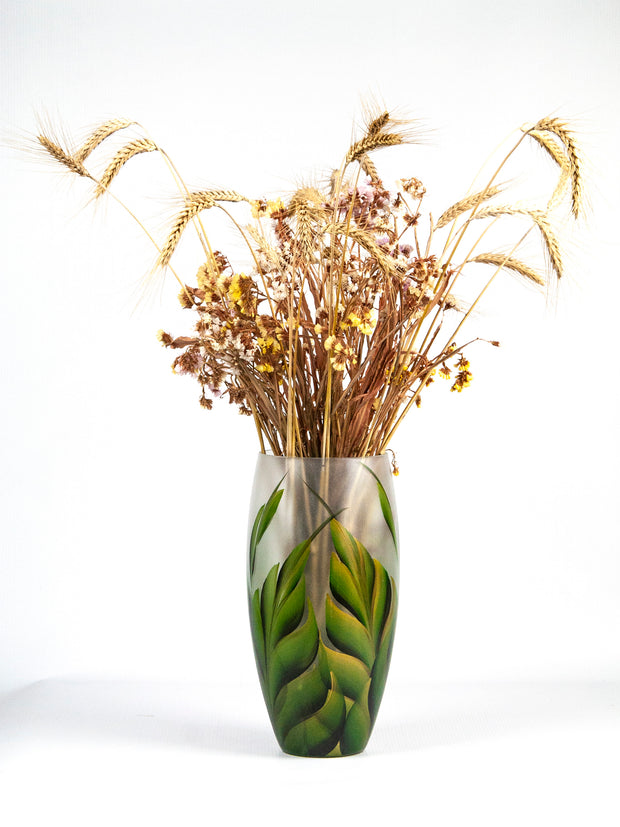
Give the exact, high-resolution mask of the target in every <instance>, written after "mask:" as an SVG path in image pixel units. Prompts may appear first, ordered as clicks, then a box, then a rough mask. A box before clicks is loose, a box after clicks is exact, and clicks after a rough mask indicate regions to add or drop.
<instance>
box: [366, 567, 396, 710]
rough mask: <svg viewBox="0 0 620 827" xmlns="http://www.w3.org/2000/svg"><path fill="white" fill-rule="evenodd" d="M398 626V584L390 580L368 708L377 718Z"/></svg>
mask: <svg viewBox="0 0 620 827" xmlns="http://www.w3.org/2000/svg"><path fill="white" fill-rule="evenodd" d="M395 628H396V584H395V583H394V580H391V581H390V605H389V610H388V614H387V617H386V619H385V624H384V627H383V632H382V635H381V641H380V643H379V647H378V651H377V657H376V660H375V663H374V665H373V669H372V680H371V685H370V691H369V695H368V708H369V710H370V715H371V717H372V718H373V720H374V718H375V716H376V714H377V711H378V709H379V704H380V703H381V698H382V697H383V691H384V689H385V683H386V680H387V673H388V668H389V665H390V658H391V656H392V647H393V645H394V632H395Z"/></svg>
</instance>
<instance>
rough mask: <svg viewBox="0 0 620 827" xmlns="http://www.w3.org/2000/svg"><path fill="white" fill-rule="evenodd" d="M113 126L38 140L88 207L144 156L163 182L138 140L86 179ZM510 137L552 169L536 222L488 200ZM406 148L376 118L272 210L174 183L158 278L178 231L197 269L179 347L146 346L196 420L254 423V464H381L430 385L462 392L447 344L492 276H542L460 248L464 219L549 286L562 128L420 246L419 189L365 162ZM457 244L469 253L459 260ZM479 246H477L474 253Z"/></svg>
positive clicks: (532, 131)
mask: <svg viewBox="0 0 620 827" xmlns="http://www.w3.org/2000/svg"><path fill="white" fill-rule="evenodd" d="M128 125H130V122H128V121H120V120H117V121H110V122H108V123H107V124H103V125H102V126H101V127H100V128H99V130H97V131H96V132H95V133H93V135H92V136H91V138H90V139H89V141H90V143H89V141H87V142H86V143H85V144H84V145H83V146H82V147H80V148H79V149H78V150H76V151H74V152H71V151H70V150H68V149H66V148H65V147H62V146H60V144H59V143H58V142H57V141H55V140H52V139H51V138H50V137H49V136H46V135H41V136H39V142H40V144H41V145H42V146H43V148H44V149H45V150H46V152H47V153H48V154H50V155H52V156H53V157H54V158H55V159H56V160H57V161H60V162H61V163H62V164H63V165H64V166H65V167H66V168H69V169H71V170H72V171H73V172H76V173H77V174H79V175H82V176H86V177H88V178H91V179H92V180H93V181H94V182H95V184H96V194H97V195H100V194H102V193H103V192H107V191H108V188H109V185H110V183H111V181H112V179H113V178H114V177H115V175H116V174H117V172H118V170H119V169H120V168H121V167H122V166H123V165H124V163H126V161H127V160H129V158H131V157H133V156H134V155H136V154H140V153H142V152H151V151H157V152H160V153H161V154H162V155H163V156H164V158H165V159H166V161H167V162H168V164H169V166H170V168H171V170H172V172H173V174H174V175H175V177H177V179H178V175H177V173H176V170H175V169H174V167H173V165H172V163H171V161H170V159H169V158H168V156H166V154H165V153H164V152H163V150H161V149H160V148H159V147H157V146H156V144H155V143H154V142H153V141H151V140H150V139H148V138H142V139H140V140H137V141H133V142H131V143H129V144H127V145H126V146H125V147H123V148H122V149H121V150H119V152H118V153H117V154H116V155H115V156H114V158H113V159H112V161H111V162H110V164H109V165H108V167H107V168H106V170H105V171H104V173H103V175H102V176H101V177H100V178H99V179H96V178H94V177H93V176H92V175H91V173H90V172H88V171H87V170H86V167H85V166H84V162H85V160H86V158H87V157H88V155H89V154H90V152H91V151H92V150H93V149H94V148H95V147H96V146H98V145H99V143H101V142H102V141H103V140H105V139H106V138H107V137H108V136H109V135H111V134H113V133H114V132H117V131H118V130H120V129H124V128H126V126H128ZM525 138H528V139H532V140H534V141H536V142H537V143H538V144H539V145H540V146H541V147H542V148H543V149H544V150H545V151H546V153H547V154H548V156H549V157H550V158H551V159H552V160H553V161H554V163H555V164H556V165H557V166H558V168H559V172H560V175H559V181H558V185H557V187H556V190H555V191H554V193H553V195H552V198H551V200H550V201H549V203H548V205H547V207H546V209H544V210H540V209H526V208H522V207H520V208H518V207H511V206H502V205H498V204H497V202H496V200H495V199H496V198H497V196H498V195H499V193H500V192H501V191H502V188H501V187H499V186H497V185H496V183H495V180H496V178H497V175H498V173H499V171H500V169H501V168H502V166H503V164H504V163H505V161H506V160H507V158H508V157H510V155H511V154H512V153H513V152H514V151H515V149H516V148H517V146H518V145H519V144H520V143H521V142H522V141H523V140H524V139H525ZM411 139H412V136H411V135H410V134H408V133H407V132H406V131H405V129H404V125H403V124H402V123H400V122H397V121H395V120H393V119H392V118H391V117H390V114H389V113H388V112H383V113H381V114H379V115H376V116H374V117H370V118H368V119H367V123H366V126H365V129H364V133H363V135H362V137H361V138H360V139H359V140H357V141H355V142H354V143H353V144H352V146H351V147H350V148H349V150H348V152H347V154H346V156H345V158H344V159H343V162H342V164H341V166H340V168H339V169H338V170H335V171H334V172H333V174H332V177H331V181H330V184H329V186H328V187H326V188H324V189H319V188H317V187H306V188H302V189H300V190H298V191H297V192H295V193H294V195H293V196H292V197H291V198H290V199H288V200H287V202H284V201H282V200H279V199H278V200H277V201H264V200H258V201H256V200H255V201H250V200H249V199H246V198H244V197H243V196H242V195H240V194H239V193H236V192H233V191H229V190H206V191H204V190H203V191H198V192H190V191H189V190H187V189H186V188H185V187H184V185H183V184H182V182H180V179H178V180H179V183H180V186H181V188H182V191H183V192H184V203H183V208H182V210H181V211H180V213H179V215H178V216H177V218H176V220H175V222H174V225H173V227H172V228H171V231H170V234H169V236H168V238H167V239H166V240H165V243H164V244H163V246H161V247H159V246H158V251H159V258H158V264H159V265H160V266H161V267H169V266H170V259H171V257H172V255H173V253H174V250H175V249H176V246H177V244H178V242H179V240H180V238H181V235H182V233H183V231H184V230H185V229H186V227H187V226H188V225H189V224H190V223H191V224H193V225H194V227H195V229H196V231H197V233H198V235H199V238H200V240H201V242H202V245H203V249H204V253H205V255H204V261H203V263H201V265H200V267H199V268H198V271H197V273H196V278H195V283H194V284H188V283H186V281H185V279H180V278H179V276H178V275H177V274H176V273H175V276H176V277H177V279H178V280H179V283H180V285H181V291H180V293H179V300H180V302H181V304H182V306H183V307H184V308H186V309H188V310H190V311H191V312H192V313H193V314H194V319H195V321H194V325H193V332H192V335H191V336H178V337H174V336H172V335H171V334H169V333H166V332H164V331H160V333H159V339H160V341H161V342H162V344H163V345H165V346H166V347H169V348H172V349H174V350H178V351H179V354H178V355H177V357H176V358H175V360H174V364H173V367H174V369H175V371H176V372H178V373H181V374H187V375H190V376H193V377H195V378H196V379H197V380H198V382H199V384H200V386H201V396H200V402H201V404H202V405H203V406H204V407H205V408H211V407H212V404H213V399H214V398H216V397H222V396H227V397H228V399H229V401H230V402H231V403H233V404H235V405H237V406H238V407H239V409H240V411H241V413H244V414H248V415H251V416H253V417H254V420H255V423H256V427H257V431H258V435H259V440H260V445H261V449H262V450H263V451H264V450H267V449H270V450H271V451H273V452H274V453H275V454H284V455H289V456H366V455H372V454H378V453H382V452H383V451H385V449H386V447H387V446H388V443H389V442H390V440H391V438H392V436H393V435H394V433H395V431H396V429H397V428H398V426H399V425H400V423H401V422H402V420H403V417H404V416H405V414H406V413H407V412H408V411H409V409H410V408H411V407H412V406H413V405H419V404H420V394H421V392H422V390H423V389H424V388H425V387H426V386H428V385H429V384H430V383H431V382H432V381H433V378H434V376H436V375H439V376H442V377H444V378H448V379H450V380H451V383H452V384H451V387H452V390H453V391H461V390H463V388H465V387H467V386H468V385H469V384H470V382H471V379H472V374H471V371H470V364H469V361H468V359H467V358H466V356H465V354H464V352H463V351H464V349H465V348H466V346H467V344H470V343H468V342H459V339H458V334H459V332H460V330H461V326H462V324H463V321H464V320H465V319H466V318H467V316H468V315H469V313H470V312H471V310H472V309H473V306H474V305H475V304H476V303H477V301H478V299H479V298H480V296H481V295H482V294H483V293H484V291H485V290H486V287H487V286H488V284H489V283H490V282H491V281H492V280H493V279H494V278H495V276H496V275H497V273H499V272H501V271H502V270H511V271H513V272H516V273H518V274H519V275H521V276H523V277H524V278H526V279H529V280H531V281H533V282H535V283H537V284H544V283H545V279H544V277H543V275H542V274H540V273H539V272H538V271H536V270H534V269H533V268H532V267H531V266H529V265H527V264H525V263H523V262H522V261H520V260H519V259H517V258H515V256H514V250H515V249H516V247H517V246H518V244H519V243H520V242H518V243H517V245H515V247H514V248H513V250H512V251H511V252H509V253H507V254H503V253H497V252H493V253H478V252H477V245H476V244H475V243H474V244H473V245H472V244H471V240H470V238H469V235H470V234H471V232H472V230H473V231H475V227H476V226H478V227H479V226H481V225H479V224H478V223H477V222H478V221H479V220H480V219H490V220H491V221H493V220H495V219H498V218H502V217H504V216H510V215H517V216H521V217H525V218H526V219H528V221H529V222H530V224H531V227H530V229H531V228H537V229H538V230H539V231H540V233H541V235H542V240H543V243H544V246H545V248H546V252H547V253H548V259H549V261H550V268H551V271H552V272H553V273H554V275H555V276H556V277H560V276H561V274H562V265H561V257H560V248H559V244H558V242H557V239H556V237H555V235H554V233H553V230H552V224H551V221H550V213H551V210H552V209H555V208H557V207H558V206H559V205H560V204H561V203H562V202H563V200H564V196H565V195H569V197H570V204H571V211H572V214H573V216H574V217H575V218H576V217H577V215H578V213H579V210H580V207H581V204H582V200H583V195H582V185H581V173H580V159H579V155H578V152H577V148H576V146H575V142H574V139H573V137H572V134H571V132H570V131H569V130H568V128H567V127H566V125H565V124H564V123H562V122H560V121H559V120H557V119H543V120H541V121H539V122H538V123H537V124H535V125H534V126H533V127H531V128H529V129H527V130H524V131H523V132H522V135H521V136H520V138H519V140H518V141H517V143H516V145H515V146H514V147H513V149H512V150H511V151H510V153H508V156H507V157H506V159H504V161H503V162H502V164H500V165H499V167H498V169H497V171H496V173H495V174H494V175H493V177H492V178H491V180H490V181H489V182H488V184H487V185H486V187H485V188H484V189H483V190H481V191H479V192H477V193H474V194H472V195H469V196H467V197H466V198H463V199H462V200H461V201H458V202H457V203H456V204H454V205H452V206H451V207H450V208H449V209H448V210H446V212H444V214H443V215H442V216H441V217H440V218H439V220H438V221H436V222H434V223H433V222H432V221H431V223H430V234H429V236H428V238H427V239H426V240H425V242H424V243H423V244H421V243H420V240H419V238H418V226H419V220H420V215H421V204H422V201H423V197H424V195H425V190H424V187H423V185H422V183H421V182H420V181H419V180H417V179H416V178H409V179H402V180H400V181H399V182H398V187H397V189H396V190H395V191H390V190H388V189H387V188H386V187H385V186H384V184H383V182H382V181H381V179H380V177H379V175H378V173H377V170H376V167H375V166H374V164H373V162H372V161H371V159H370V157H369V156H370V153H372V152H373V151H375V150H378V149H380V148H382V147H386V146H391V145H396V144H400V143H404V142H406V141H408V140H411ZM230 202H247V203H248V204H249V206H250V209H251V216H252V222H251V223H250V224H249V225H248V226H246V227H245V228H243V229H242V228H241V227H240V226H239V225H238V224H237V221H236V220H235V219H234V218H233V216H232V215H231V213H230V212H229V206H228V204H229V203H230ZM213 207H217V208H219V209H221V210H224V212H226V214H227V215H228V216H229V217H230V218H231V220H232V221H233V222H234V223H235V224H236V225H237V226H238V227H239V230H240V232H241V236H242V238H243V239H244V240H245V241H246V243H247V245H248V249H249V251H250V253H251V258H252V261H253V266H252V268H248V272H239V270H238V269H236V268H235V266H234V264H233V263H231V261H230V260H229V259H228V258H227V257H226V255H224V253H222V252H220V251H218V250H214V249H213V248H212V246H211V244H210V242H209V239H208V237H207V235H206V233H205V231H204V228H203V226H202V223H201V222H200V220H199V218H198V216H199V214H200V213H201V212H202V211H203V210H206V209H211V208H213ZM245 209H246V210H247V209H248V207H247V205H246V206H245ZM474 222H476V223H474ZM482 226H484V225H482ZM444 228H447V229H446V233H445V234H444V235H445V237H444V240H443V242H442V244H441V246H440V251H439V253H438V254H434V253H433V252H432V242H433V241H434V238H435V234H436V233H437V231H440V230H442V229H444ZM528 232H529V230H528ZM466 236H468V238H467V249H468V250H469V252H468V254H467V255H466V256H465V257H462V256H460V254H459V250H460V249H461V248H462V246H463V239H464V238H465V237H466ZM482 236H484V232H481V233H479V235H478V238H479V239H480V238H481V237H482ZM521 240H522V239H521ZM473 263H478V264H480V263H483V264H487V265H490V266H492V267H493V268H494V269H493V274H492V275H491V277H490V279H489V281H488V282H487V284H486V285H485V287H484V288H483V289H482V290H481V291H480V294H479V295H478V298H477V299H475V300H474V302H473V303H472V304H470V305H469V307H465V306H462V305H461V304H460V303H459V302H458V301H457V299H456V298H455V297H454V287H455V283H456V282H457V280H458V279H459V278H461V277H462V274H463V271H464V268H465V267H466V266H468V265H471V264H473ZM171 269H172V268H171ZM451 318H452V319H455V321H454V322H451V321H450V319H451ZM444 327H446V328H447V331H446V330H444ZM446 334H447V335H446ZM492 344H497V343H496V342H493V343H492Z"/></svg>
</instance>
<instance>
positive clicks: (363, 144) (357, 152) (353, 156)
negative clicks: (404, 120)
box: [345, 132, 404, 164]
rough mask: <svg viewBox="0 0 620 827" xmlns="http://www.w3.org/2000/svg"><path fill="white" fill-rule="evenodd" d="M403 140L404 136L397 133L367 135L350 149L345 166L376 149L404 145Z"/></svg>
mask: <svg viewBox="0 0 620 827" xmlns="http://www.w3.org/2000/svg"><path fill="white" fill-rule="evenodd" d="M403 140H404V139H403V137H402V135H398V134H397V133H396V132H378V133H376V134H374V135H365V136H364V137H363V138H361V139H360V140H359V141H356V142H355V143H354V144H352V145H351V146H350V147H349V151H348V152H347V154H346V157H345V164H350V163H351V162H352V161H359V159H360V158H362V157H363V156H364V155H366V153H367V152H372V151H373V150H375V149H381V147H384V146H395V145H396V144H402V143H403Z"/></svg>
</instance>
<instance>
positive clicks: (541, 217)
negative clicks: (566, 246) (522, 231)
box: [473, 207, 564, 279]
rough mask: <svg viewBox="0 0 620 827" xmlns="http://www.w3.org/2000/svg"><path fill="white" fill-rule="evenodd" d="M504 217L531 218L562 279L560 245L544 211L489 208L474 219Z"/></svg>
mask: <svg viewBox="0 0 620 827" xmlns="http://www.w3.org/2000/svg"><path fill="white" fill-rule="evenodd" d="M504 215H523V216H527V217H528V218H530V219H531V220H532V221H533V222H534V224H536V226H537V227H538V229H539V230H540V234H541V236H542V238H543V241H544V243H545V248H546V250H547V253H548V255H549V261H550V264H551V269H552V270H553V271H554V273H555V275H556V277H557V278H558V279H560V278H562V275H563V272H564V270H563V266H562V256H561V253H560V245H559V243H558V240H557V238H556V236H555V233H554V232H553V229H552V227H551V224H550V222H549V218H548V217H547V214H546V213H544V212H543V211H542V210H531V209H527V208H525V207H487V208H486V209H484V210H481V211H480V212H479V213H478V214H477V215H475V216H473V218H501V217H502V216H504Z"/></svg>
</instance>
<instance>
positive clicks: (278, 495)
mask: <svg viewBox="0 0 620 827" xmlns="http://www.w3.org/2000/svg"><path fill="white" fill-rule="evenodd" d="M283 479H284V477H282V479H281V480H280V482H279V483H278V484H277V485H276V487H275V488H274V490H273V492H272V494H271V496H270V497H269V499H268V500H267V502H266V503H265V505H261V507H260V508H259V509H258V513H257V515H256V519H255V520H254V525H253V526H252V533H251V535H250V574H254V566H255V564H256V549H257V547H258V544H259V543H260V541H261V540H262V538H263V534H264V533H265V532H266V531H267V529H268V528H269V523H270V522H271V521H272V520H273V518H274V516H275V513H276V511H277V510H278V506H279V505H280V500H281V499H282V495H283V494H284V489H282V488H280V486H281V485H282V480H283Z"/></svg>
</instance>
